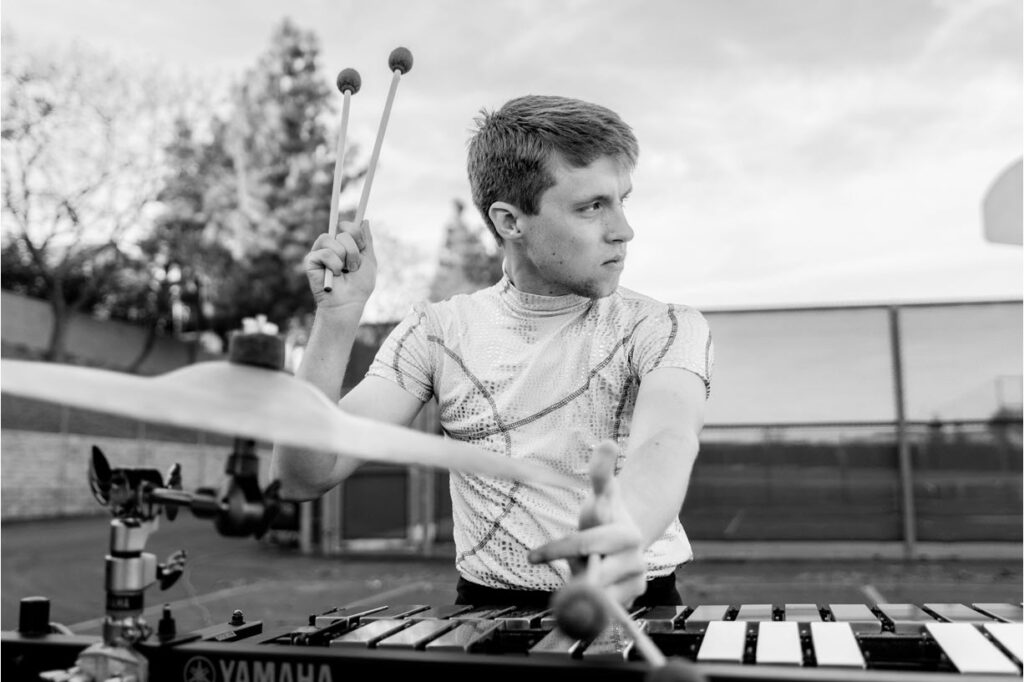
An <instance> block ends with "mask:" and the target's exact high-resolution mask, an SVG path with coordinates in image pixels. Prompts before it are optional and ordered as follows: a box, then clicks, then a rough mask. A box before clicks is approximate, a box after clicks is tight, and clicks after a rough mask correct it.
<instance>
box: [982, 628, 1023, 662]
mask: <svg viewBox="0 0 1024 682" xmlns="http://www.w3.org/2000/svg"><path fill="white" fill-rule="evenodd" d="M984 628H985V630H987V631H988V634H990V635H992V637H994V638H995V639H996V641H998V642H999V643H1000V644H1002V645H1003V647H1004V648H1005V649H1006V650H1007V651H1009V652H1010V653H1011V654H1013V657H1014V658H1016V659H1017V662H1018V663H1024V624H1022V623H985V625H984Z"/></svg>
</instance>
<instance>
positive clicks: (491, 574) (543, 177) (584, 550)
mask: <svg viewBox="0 0 1024 682" xmlns="http://www.w3.org/2000/svg"><path fill="white" fill-rule="evenodd" d="M477 124H478V129H477V131H476V132H475V134H474V135H473V138H472V140H471V142H470V146H469V163H468V168H469V179H470V184H471V187H472V191H473V200H474V202H475V203H476V205H477V207H478V208H479V209H480V212H481V214H482V215H483V216H484V219H485V220H486V221H487V225H488V227H489V228H490V230H491V232H492V233H493V234H494V236H495V237H496V238H497V240H498V242H499V244H500V245H501V247H502V249H503V255H504V276H503V278H502V279H501V281H500V282H498V283H497V284H496V285H495V286H493V287H490V288H488V289H485V290H482V291H478V292H476V293H473V294H470V295H460V296H454V297H452V298H451V299H449V300H447V301H443V302H439V303H421V304H419V305H416V306H415V307H414V309H413V311H412V313H411V314H410V315H409V316H408V317H406V319H405V320H403V321H402V322H401V323H400V324H399V325H398V326H397V327H396V328H395V330H394V331H393V332H392V334H391V335H390V336H389V337H388V338H387V339H386V341H385V342H384V344H383V345H382V347H381V349H380V351H379V352H378V354H377V356H376V359H375V361H374V363H373V365H372V366H371V368H370V370H369V372H368V373H367V376H366V377H365V378H364V379H363V380H362V381H361V382H360V383H359V384H358V385H357V386H356V387H354V388H353V389H352V390H351V391H349V392H348V393H347V394H346V395H345V396H344V397H343V398H342V397H341V396H340V393H341V383H342V378H343V377H344V373H345V368H346V365H347V362H348V357H349V353H350V351H351V348H352V343H353V340H354V337H355V333H356V329H357V327H358V325H359V320H360V316H361V314H362V311H363V307H364V305H365V303H366V300H367V298H368V297H369V296H370V294H371V293H372V291H373V287H374V280H375V275H376V260H375V255H374V251H373V239H372V236H371V233H370V229H369V225H368V224H367V223H365V222H364V224H363V225H360V226H356V225H353V224H343V225H342V229H341V230H340V231H339V234H338V235H337V237H336V238H335V239H331V238H330V237H329V236H328V235H326V234H324V235H321V236H320V237H318V238H317V240H316V242H315V243H314V245H313V248H312V250H311V251H310V253H309V255H308V256H307V257H306V271H307V275H308V277H309V282H310V287H311V289H312V291H313V295H314V296H315V298H316V302H317V314H316V318H315V322H314V324H313V330H312V333H311V336H310V340H309V343H308V345H307V347H306V351H305V355H304V357H303V361H302V365H301V367H300V369H299V372H298V375H299V376H300V377H303V378H305V379H307V380H309V381H311V382H313V383H314V384H316V385H317V386H319V387H320V388H321V389H322V390H323V391H324V392H325V393H327V395H328V396H329V397H330V398H332V399H335V400H338V399H339V398H340V403H339V405H340V407H341V408H342V409H344V410H346V411H348V412H351V413H354V414H357V415H360V416H364V417H370V418H373V419H378V420H383V421H387V422H392V423H398V424H406V425H407V424H409V423H410V422H411V421H412V419H413V418H414V417H415V416H416V414H417V413H418V412H419V410H420V408H421V406H422V405H423V403H424V402H426V401H427V400H429V399H431V398H432V397H436V398H437V400H438V404H439V406H440V417H441V424H442V427H443V430H444V432H445V434H446V435H447V436H449V437H451V438H455V439H458V440H462V441H467V442H470V443H474V444H476V445H479V446H480V447H483V448H486V449H488V450H491V451H495V452H499V453H503V454H505V455H506V456H508V457H516V458H524V459H529V460H532V461H535V462H541V463H544V464H546V465H547V466H550V467H552V468H554V469H556V470H558V471H561V472H563V473H566V474H569V475H570V476H572V477H573V478H575V480H576V481H577V482H578V485H577V487H576V488H574V489H571V490H569V489H556V488H554V487H552V486H547V485H531V484H529V483H525V482H516V481H509V480H501V479H494V478H489V477H486V476H478V475H472V474H465V473H461V472H453V473H452V475H451V495H452V507H453V521H454V536H455V544H456V568H457V569H458V572H459V574H460V578H459V582H458V586H457V591H458V599H457V601H458V602H459V603H472V604H502V603H510V604H524V605H527V604H529V605H538V604H539V605H544V604H546V603H547V600H548V598H549V597H550V596H551V595H552V593H553V592H555V591H557V590H558V589H559V588H560V587H561V586H562V585H564V584H565V582H566V581H567V579H568V578H569V577H570V565H571V566H572V568H573V569H576V568H579V566H580V565H581V562H579V561H578V559H579V558H581V557H586V556H589V555H601V556H602V557H603V559H602V561H601V562H600V566H601V568H600V570H599V571H597V572H596V575H595V576H593V577H594V579H596V580H597V581H598V582H599V583H600V584H601V585H602V586H604V587H606V588H607V589H608V590H609V593H610V594H611V596H612V597H613V598H615V599H618V600H619V601H620V602H622V603H623V604H627V603H629V602H631V601H632V600H633V599H634V598H637V597H639V598H640V599H639V600H638V601H637V603H643V604H646V605H656V604H679V603H681V600H680V597H679V593H678V591H677V590H676V587H675V570H676V568H677V566H678V565H679V564H682V563H684V562H687V561H689V560H691V559H692V556H693V555H692V551H691V549H690V544H689V541H688V540H687V537H686V534H685V532H684V531H683V528H682V526H681V524H680V522H679V519H678V514H679V510H680V508H681V506H682V503H683V499H684V496H685V494H686V489H687V487H688V485H689V480H690V472H691V469H692V467H693V463H694V460H695V459H696V457H697V451H698V436H699V433H700V431H701V428H702V426H703V417H704V404H705V401H706V397H707V395H708V391H709V387H710V375H711V368H712V364H713V348H712V343H711V337H710V332H709V330H708V327H707V324H706V322H705V320H704V318H703V316H702V315H701V314H700V313H699V312H697V311H696V310H694V309H692V308H688V307H685V306H681V305H671V304H665V303H660V302H658V301H655V300H653V299H650V298H648V297H646V296H642V295H640V294H637V293H634V292H632V291H629V290H626V289H623V288H620V287H619V277H620V275H621V273H622V269H623V266H624V264H625V258H626V246H627V244H628V243H629V241H630V240H632V239H633V236H634V235H633V229H632V228H631V227H630V225H629V223H628V222H627V220H626V216H625V213H624V211H623V202H624V201H625V199H626V197H627V196H628V195H629V193H630V190H631V189H632V181H631V176H632V171H633V169H634V167H635V165H636V161H637V154H638V148H637V142H636V138H635V137H634V135H633V132H632V130H631V129H630V128H629V127H628V126H627V125H626V124H625V123H623V122H622V121H621V119H620V118H619V117H618V116H617V115H616V114H615V113H613V112H612V111H610V110H608V109H606V108H604V107H601V106H597V105H594V104H590V103H587V102H582V101H578V100H572V99H567V98H562V97H541V96H527V97H521V98H518V99H514V100H512V101H510V102H508V103H506V104H505V105H504V106H503V107H502V108H501V109H499V110H498V111H496V112H492V113H486V112H484V113H483V114H482V115H481V117H480V118H479V119H478V120H477ZM325 268H326V269H329V270H331V272H333V273H334V277H335V280H334V287H333V290H332V291H331V292H325V291H324V290H323V276H324V269H325ZM595 448H596V457H597V458H599V459H598V466H597V467H596V468H595V469H594V473H593V475H591V472H590V469H589V466H590V463H591V458H592V454H594V453H595ZM601 461H603V462H604V464H603V465H602V464H600V462H601ZM357 464H358V462H354V461H351V460H348V459H346V458H343V457H336V456H333V455H328V454H321V453H316V454H312V453H305V454H304V455H303V456H298V455H294V454H293V453H289V452H286V451H282V452H280V453H277V455H276V456H275V462H274V465H275V469H276V474H277V476H278V477H279V478H280V479H281V480H282V484H283V488H282V492H283V494H284V495H285V496H288V497H292V498H298V499H308V498H312V497H316V496H318V495H321V494H323V493H324V492H325V491H327V490H329V489H330V488H331V487H333V486H334V485H337V484H338V483H339V482H340V481H341V480H343V479H344V478H345V476H346V475H347V474H348V473H349V472H350V471H351V470H352V469H353V468H354V467H355V466H357ZM613 472H614V475H613ZM561 560H567V561H561Z"/></svg>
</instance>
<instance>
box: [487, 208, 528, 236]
mask: <svg viewBox="0 0 1024 682" xmlns="http://www.w3.org/2000/svg"><path fill="white" fill-rule="evenodd" d="M487 216H488V217H489V218H490V219H491V222H492V223H493V224H494V229H495V230H497V232H498V236H499V237H501V238H502V239H503V240H506V239H512V240H515V239H519V237H521V236H522V234H523V232H522V229H520V225H519V216H520V212H519V209H518V208H516V207H515V206H513V205H512V204H510V203H508V202H505V201H495V202H494V203H493V204H491V207H490V209H488V211H487Z"/></svg>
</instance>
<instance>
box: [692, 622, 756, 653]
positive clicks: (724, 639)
mask: <svg viewBox="0 0 1024 682" xmlns="http://www.w3.org/2000/svg"><path fill="white" fill-rule="evenodd" d="M746 643H747V623H746V621H739V620H716V621H712V622H710V623H708V629H707V631H705V633H704V640H703V641H702V642H701V644H700V650H699V651H698V652H697V660H698V661H700V662H712V661H713V662H716V663H742V662H743V649H744V647H745V646H746Z"/></svg>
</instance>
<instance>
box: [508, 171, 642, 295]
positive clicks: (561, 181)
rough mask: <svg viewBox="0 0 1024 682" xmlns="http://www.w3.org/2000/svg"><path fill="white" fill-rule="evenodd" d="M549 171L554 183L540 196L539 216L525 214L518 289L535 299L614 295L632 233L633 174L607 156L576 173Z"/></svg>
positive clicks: (522, 223)
mask: <svg viewBox="0 0 1024 682" xmlns="http://www.w3.org/2000/svg"><path fill="white" fill-rule="evenodd" d="M549 169H550V171H551V173H552V175H553V176H554V178H555V184H554V186H553V187H550V188H549V189H548V190H547V191H545V192H544V194H543V195H541V198H540V206H539V210H538V212H537V215H532V216H528V215H520V216H519V218H518V221H517V222H518V223H519V226H520V228H521V229H522V232H523V246H524V253H525V256H526V257H525V259H524V260H525V261H526V262H525V263H522V266H523V267H522V269H520V276H519V280H520V281H516V286H517V287H519V288H520V289H522V290H523V291H527V292H530V293H535V294H544V295H548V296H561V295H564V294H570V293H572V294H577V295H580V296H587V297H589V298H602V297H604V296H608V295H609V294H611V293H612V292H614V291H615V289H616V287H618V285H619V276H620V275H621V274H622V268H623V265H624V264H625V259H626V243H627V242H628V241H630V240H631V239H632V238H633V230H632V228H630V226H629V223H628V222H627V221H626V216H625V213H624V212H623V210H622V203H623V201H624V200H625V198H626V197H627V196H628V194H629V193H630V191H631V190H632V188H633V184H632V180H631V177H630V176H631V171H630V169H629V168H628V167H627V166H626V165H624V164H623V163H621V162H620V161H619V160H618V159H615V158H612V157H608V156H602V157H600V158H598V159H597V160H596V161H594V162H593V163H591V164H590V165H589V166H585V167H583V168H573V167H572V166H570V165H568V164H566V163H565V162H564V161H562V160H561V159H557V160H554V161H552V162H551V164H550V166H549Z"/></svg>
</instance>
